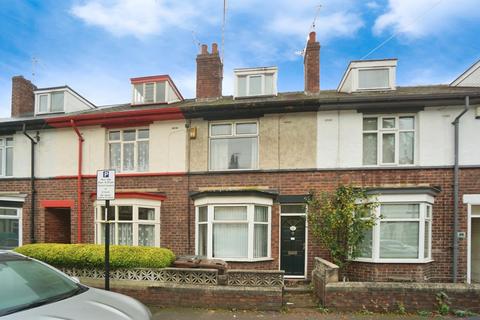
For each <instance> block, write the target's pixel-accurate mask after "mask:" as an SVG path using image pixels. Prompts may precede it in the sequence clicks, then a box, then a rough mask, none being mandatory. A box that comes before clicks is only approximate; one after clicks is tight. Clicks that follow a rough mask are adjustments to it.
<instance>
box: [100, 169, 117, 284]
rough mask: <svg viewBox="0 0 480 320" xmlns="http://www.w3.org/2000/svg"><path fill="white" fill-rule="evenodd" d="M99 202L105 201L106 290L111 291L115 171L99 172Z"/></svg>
mask: <svg viewBox="0 0 480 320" xmlns="http://www.w3.org/2000/svg"><path fill="white" fill-rule="evenodd" d="M97 200H105V290H110V221H109V219H108V215H109V212H110V200H115V170H98V171H97Z"/></svg>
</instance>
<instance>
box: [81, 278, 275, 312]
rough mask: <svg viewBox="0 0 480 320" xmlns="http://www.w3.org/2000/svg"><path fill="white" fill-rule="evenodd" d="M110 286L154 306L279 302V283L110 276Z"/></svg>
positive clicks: (259, 306)
mask: <svg viewBox="0 0 480 320" xmlns="http://www.w3.org/2000/svg"><path fill="white" fill-rule="evenodd" d="M81 281H82V283H84V284H86V285H90V286H94V287H97V288H103V280H90V279H83V278H82V279H81ZM110 288H111V290H112V291H115V292H118V293H123V294H126V295H128V296H130V297H133V298H136V299H137V300H140V301H141V302H143V303H144V304H148V305H152V306H157V307H197V308H199V307H201V308H224V309H232V308H235V309H255V310H280V309H281V308H282V303H283V301H282V299H283V290H282V288H280V287H279V288H273V287H272V288H259V287H231V286H203V285H202V286H199V285H179V284H159V283H154V282H146V281H128V280H121V281H116V280H114V281H111V282H110Z"/></svg>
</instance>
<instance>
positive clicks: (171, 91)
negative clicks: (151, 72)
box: [130, 76, 183, 105]
mask: <svg viewBox="0 0 480 320" xmlns="http://www.w3.org/2000/svg"><path fill="white" fill-rule="evenodd" d="M130 80H131V82H132V85H133V98H132V104H134V105H139V104H153V103H172V102H177V101H180V100H183V98H182V96H181V94H180V92H179V91H178V89H177V88H176V86H175V84H173V81H172V80H171V79H170V77H169V76H153V77H142V78H133V79H130Z"/></svg>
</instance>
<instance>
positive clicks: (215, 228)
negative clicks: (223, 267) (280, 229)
mask: <svg viewBox="0 0 480 320" xmlns="http://www.w3.org/2000/svg"><path fill="white" fill-rule="evenodd" d="M270 235H271V201H270V202H263V201H262V202H261V203H247V204H245V203H238V204H237V203H234V204H231V203H216V204H213V203H205V205H197V204H196V254H197V255H200V256H204V257H208V258H218V259H224V260H229V261H255V260H262V259H263V260H264V259H268V258H270V256H271V253H270V238H271V236H270Z"/></svg>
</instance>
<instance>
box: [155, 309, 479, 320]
mask: <svg viewBox="0 0 480 320" xmlns="http://www.w3.org/2000/svg"><path fill="white" fill-rule="evenodd" d="M150 309H151V310H152V313H153V319H154V320H191V319H193V320H207V319H208V320H258V319H263V320H266V319H276V320H286V319H289V320H315V319H322V320H349V319H360V320H373V319H375V320H380V319H391V320H397V319H409V320H410V319H419V320H420V319H422V320H425V319H432V318H433V317H420V316H417V315H395V314H379V315H362V314H358V313H356V314H339V313H327V314H325V313H321V312H319V311H317V310H314V309H292V310H289V311H286V312H268V311H229V310H217V309H215V310H209V309H190V308H162V309H160V308H154V307H152V308H150ZM434 318H435V319H452V318H443V317H434ZM464 319H465V318H464ZM477 319H478V318H477Z"/></svg>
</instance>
